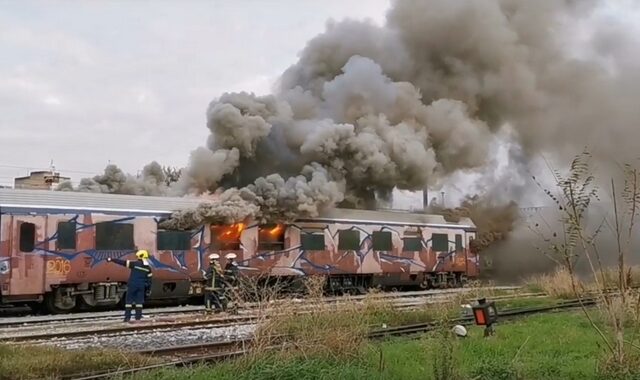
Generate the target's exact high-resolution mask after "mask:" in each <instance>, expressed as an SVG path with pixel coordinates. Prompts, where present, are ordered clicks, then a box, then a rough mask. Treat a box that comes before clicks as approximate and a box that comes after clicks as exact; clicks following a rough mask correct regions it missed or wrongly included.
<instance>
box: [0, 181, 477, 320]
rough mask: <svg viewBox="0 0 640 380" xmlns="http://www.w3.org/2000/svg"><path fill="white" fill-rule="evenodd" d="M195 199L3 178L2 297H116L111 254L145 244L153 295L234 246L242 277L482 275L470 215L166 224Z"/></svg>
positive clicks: (180, 298) (408, 280) (342, 283)
mask: <svg viewBox="0 0 640 380" xmlns="http://www.w3.org/2000/svg"><path fill="white" fill-rule="evenodd" d="M201 201H202V200H201V199H192V198H168V197H146V196H133V195H114V194H95V193H72V192H52V191H39V190H13V189H0V300H1V302H2V304H13V305H17V304H28V305H30V306H32V307H34V308H38V309H43V310H45V311H47V312H52V313H61V312H69V311H74V310H87V309H89V310H91V309H95V308H113V307H116V306H117V305H118V304H119V303H121V302H122V300H123V295H124V294H125V292H126V279H127V276H128V273H127V270H126V269H125V268H121V267H119V266H113V265H108V264H107V262H106V260H107V258H119V259H133V258H134V256H135V251H136V250H137V249H145V250H147V251H149V253H150V260H149V262H150V266H151V267H152V270H153V272H154V276H153V285H152V289H151V296H150V301H158V302H170V303H186V302H189V301H190V300H192V299H194V298H196V297H198V299H201V295H202V294H203V289H204V278H203V274H204V272H205V271H206V269H207V266H208V260H207V259H206V258H207V257H208V255H209V254H211V253H214V252H216V253H220V256H221V257H224V255H225V254H227V253H230V252H233V253H236V254H237V260H236V261H237V263H238V265H239V269H240V274H241V276H247V277H251V276H262V277H264V278H269V279H278V280H285V281H289V280H295V279H300V278H304V276H308V275H323V276H325V278H326V288H327V290H328V291H331V292H350V293H355V292H364V291H366V290H367V289H368V288H370V287H383V288H400V287H420V288H423V289H426V288H433V287H456V286H461V285H463V284H464V282H465V281H467V280H468V279H469V278H474V277H477V276H478V274H479V261H478V254H477V252H473V251H472V249H470V247H472V246H473V245H472V244H471V241H472V240H473V239H474V238H475V236H476V228H475V226H474V225H473V223H472V222H471V220H469V219H462V220H460V221H459V222H458V223H448V222H446V221H445V220H444V218H443V217H442V216H438V215H427V214H420V213H408V212H397V211H370V210H355V209H339V208H337V209H332V210H329V211H327V212H326V213H324V214H323V215H321V216H319V217H316V218H304V219H299V220H296V221H294V222H292V223H289V224H286V225H285V224H271V225H259V224H256V223H253V224H251V223H250V222H248V223H238V224H233V225H210V224H206V225H202V226H199V227H198V228H195V229H192V230H188V231H173V230H165V229H162V228H160V227H159V224H161V221H162V220H165V219H166V218H168V217H170V215H171V213H172V212H173V211H176V210H183V209H189V208H194V207H196V206H197V205H198V204H199V203H200V202H201Z"/></svg>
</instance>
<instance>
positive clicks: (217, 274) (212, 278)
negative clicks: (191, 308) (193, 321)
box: [204, 253, 227, 313]
mask: <svg viewBox="0 0 640 380" xmlns="http://www.w3.org/2000/svg"><path fill="white" fill-rule="evenodd" d="M219 259H220V255H218V254H216V253H214V254H211V255H209V269H207V271H206V273H205V274H204V279H205V280H206V286H205V288H204V289H205V292H204V305H205V310H206V312H207V313H210V312H211V307H212V306H213V307H214V308H215V311H216V312H220V311H224V310H226V308H227V300H226V298H225V296H224V287H225V285H226V284H225V281H224V278H223V272H222V267H221V266H220V261H219Z"/></svg>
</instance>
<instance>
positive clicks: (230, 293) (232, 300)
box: [224, 253, 239, 314]
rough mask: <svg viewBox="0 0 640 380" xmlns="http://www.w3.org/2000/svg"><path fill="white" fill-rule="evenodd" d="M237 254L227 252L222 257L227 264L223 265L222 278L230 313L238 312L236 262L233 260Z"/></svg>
mask: <svg viewBox="0 0 640 380" xmlns="http://www.w3.org/2000/svg"><path fill="white" fill-rule="evenodd" d="M236 257H237V255H236V254H235V253H227V254H226V255H225V256H224V258H225V259H227V265H225V267H224V280H225V290H226V292H225V293H226V294H227V295H226V297H225V299H227V300H228V308H229V311H230V313H232V314H236V313H237V312H238V304H237V302H238V300H239V299H238V295H237V294H236V287H237V286H238V264H237V263H236V262H235V258H236Z"/></svg>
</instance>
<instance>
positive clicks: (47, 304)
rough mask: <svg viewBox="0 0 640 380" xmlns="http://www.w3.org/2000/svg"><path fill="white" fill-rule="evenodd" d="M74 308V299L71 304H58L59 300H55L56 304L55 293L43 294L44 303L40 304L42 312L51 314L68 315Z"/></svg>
mask: <svg viewBox="0 0 640 380" xmlns="http://www.w3.org/2000/svg"><path fill="white" fill-rule="evenodd" d="M75 307H76V302H75V298H74V299H73V302H66V303H62V302H60V300H57V302H56V295H55V291H54V292H52V293H47V294H45V296H44V301H43V302H42V308H43V309H44V311H46V312H48V313H51V314H66V313H70V312H72V311H73V309H75Z"/></svg>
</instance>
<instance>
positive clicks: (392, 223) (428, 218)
mask: <svg viewBox="0 0 640 380" xmlns="http://www.w3.org/2000/svg"><path fill="white" fill-rule="evenodd" d="M210 228H211V249H212V250H214V251H218V252H220V253H221V255H225V254H227V253H230V252H233V253H236V254H237V255H238V263H239V266H240V269H241V272H242V273H243V274H245V275H261V276H265V275H269V276H271V277H277V278H279V279H282V278H283V277H284V278H289V279H294V278H297V277H300V276H305V275H326V276H328V279H329V281H328V282H327V285H328V286H329V287H330V288H332V289H334V290H341V291H345V290H346V291H361V290H363V289H364V288H367V287H370V286H382V287H397V286H421V287H423V288H428V287H439V286H458V285H461V284H462V283H464V282H465V280H466V279H467V278H468V277H475V276H477V275H478V260H477V256H476V255H475V254H474V253H473V252H471V251H470V250H469V247H470V241H471V240H472V239H474V238H475V226H474V225H473V223H472V222H471V221H470V220H469V219H463V220H461V222H460V223H447V222H445V220H444V218H442V217H441V216H435V215H425V214H411V213H406V212H390V211H366V210H348V209H334V210H332V211H330V212H328V213H326V214H325V215H323V216H322V217H319V218H313V219H301V220H298V221H296V222H295V223H293V224H288V225H281V224H272V225H258V224H253V225H245V224H242V223H240V224H235V225H232V226H211V227H210Z"/></svg>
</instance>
